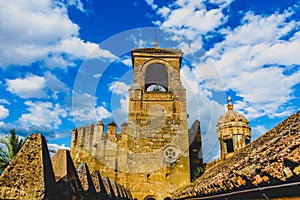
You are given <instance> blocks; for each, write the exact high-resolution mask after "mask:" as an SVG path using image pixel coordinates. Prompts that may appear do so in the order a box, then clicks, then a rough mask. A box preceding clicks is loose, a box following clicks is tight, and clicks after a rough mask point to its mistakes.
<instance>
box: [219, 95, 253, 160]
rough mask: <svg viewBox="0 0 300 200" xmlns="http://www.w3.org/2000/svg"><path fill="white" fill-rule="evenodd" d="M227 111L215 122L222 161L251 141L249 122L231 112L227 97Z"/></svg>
mask: <svg viewBox="0 0 300 200" xmlns="http://www.w3.org/2000/svg"><path fill="white" fill-rule="evenodd" d="M227 109H228V111H227V112H226V113H225V114H223V115H222V116H221V117H220V118H219V120H218V122H217V133H218V139H219V140H220V147H221V158H222V159H225V158H228V157H230V156H231V155H232V154H233V153H234V152H235V151H237V150H239V149H241V148H243V147H244V146H245V145H247V144H248V143H250V139H251V128H250V126H249V121H248V120H247V119H246V118H245V117H244V116H243V115H242V114H240V113H238V112H236V111H234V110H233V104H232V102H231V97H228V105H227Z"/></svg>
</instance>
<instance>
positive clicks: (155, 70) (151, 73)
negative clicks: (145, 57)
mask: <svg viewBox="0 0 300 200" xmlns="http://www.w3.org/2000/svg"><path fill="white" fill-rule="evenodd" d="M168 88H169V76H168V69H167V67H166V66H165V65H163V64H161V63H153V64H150V65H149V66H148V67H147V68H146V73H145V91H146V92H167V91H168Z"/></svg>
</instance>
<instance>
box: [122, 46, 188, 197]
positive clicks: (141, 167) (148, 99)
mask: <svg viewBox="0 0 300 200" xmlns="http://www.w3.org/2000/svg"><path fill="white" fill-rule="evenodd" d="M182 55H183V53H182V51H181V50H178V49H166V48H159V47H158V45H157V43H155V46H154V48H140V49H134V50H133V51H131V56H132V64H133V70H134V82H133V84H132V86H131V87H130V89H129V92H130V100H129V115H128V126H127V131H126V132H127V133H128V135H129V136H130V138H129V139H128V152H129V154H128V169H129V170H130V171H131V172H133V173H135V175H133V178H132V180H131V178H130V176H129V177H128V183H129V184H130V183H131V181H132V183H133V184H136V183H135V181H136V180H137V178H138V180H139V184H138V185H141V186H142V187H138V186H136V187H134V185H132V186H130V188H131V192H132V193H133V194H135V195H136V196H137V197H138V199H164V198H166V197H169V196H170V195H169V192H171V191H174V190H176V189H177V188H180V187H182V186H184V185H186V184H187V183H189V182H190V166H189V144H188V126H187V113H186V90H185V88H184V87H183V86H182V84H181V81H180V66H181V61H182ZM137 176H138V177H137ZM145 195H146V196H145Z"/></svg>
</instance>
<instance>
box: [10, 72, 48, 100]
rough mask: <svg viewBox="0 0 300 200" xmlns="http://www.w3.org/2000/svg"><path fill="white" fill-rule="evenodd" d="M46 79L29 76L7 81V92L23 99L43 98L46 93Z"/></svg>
mask: <svg viewBox="0 0 300 200" xmlns="http://www.w3.org/2000/svg"><path fill="white" fill-rule="evenodd" d="M45 82H46V81H45V78H44V77H39V76H36V75H28V76H26V77H25V78H17V79H14V80H8V79H7V80H6V83H7V90H8V91H9V92H11V93H13V94H16V95H18V96H20V97H21V98H42V97H45V96H46V93H45V90H44V88H45Z"/></svg>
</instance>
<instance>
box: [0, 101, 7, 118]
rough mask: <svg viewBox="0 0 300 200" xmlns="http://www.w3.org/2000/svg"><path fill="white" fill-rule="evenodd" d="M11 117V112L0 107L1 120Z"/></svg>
mask: <svg viewBox="0 0 300 200" xmlns="http://www.w3.org/2000/svg"><path fill="white" fill-rule="evenodd" d="M8 116H9V110H8V109H7V108H5V107H4V106H3V105H0V120H1V119H5V118H6V117H8Z"/></svg>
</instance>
